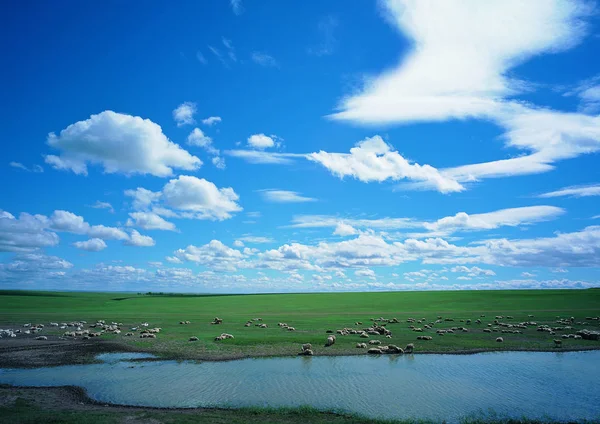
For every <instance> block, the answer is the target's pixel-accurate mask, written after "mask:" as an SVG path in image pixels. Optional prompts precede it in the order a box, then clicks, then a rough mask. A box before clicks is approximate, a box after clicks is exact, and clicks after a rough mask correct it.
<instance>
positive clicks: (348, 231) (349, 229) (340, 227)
mask: <svg viewBox="0 0 600 424" xmlns="http://www.w3.org/2000/svg"><path fill="white" fill-rule="evenodd" d="M356 233H357V231H356V228H354V227H353V226H352V225H348V224H346V223H344V222H339V223H338V224H337V225H336V227H335V230H334V231H333V235H334V236H342V237H345V236H353V235H355V234H356Z"/></svg>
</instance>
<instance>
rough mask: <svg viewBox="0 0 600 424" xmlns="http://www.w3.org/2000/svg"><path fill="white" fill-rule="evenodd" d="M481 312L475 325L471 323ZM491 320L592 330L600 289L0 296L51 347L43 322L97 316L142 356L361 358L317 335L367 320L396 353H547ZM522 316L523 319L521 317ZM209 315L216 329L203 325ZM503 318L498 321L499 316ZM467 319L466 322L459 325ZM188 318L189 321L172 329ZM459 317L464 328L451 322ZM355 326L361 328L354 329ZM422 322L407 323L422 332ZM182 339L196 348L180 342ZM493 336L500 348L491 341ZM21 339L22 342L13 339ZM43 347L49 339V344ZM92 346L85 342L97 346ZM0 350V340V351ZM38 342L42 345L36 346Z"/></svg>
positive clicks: (2, 306)
mask: <svg viewBox="0 0 600 424" xmlns="http://www.w3.org/2000/svg"><path fill="white" fill-rule="evenodd" d="M481 315H485V317H482V318H481V320H482V321H483V323H482V324H475V323H474V321H475V320H476V319H478V318H480V317H481ZM496 315H501V316H503V317H505V318H503V319H502V320H501V321H503V322H509V323H518V322H522V321H535V322H536V323H538V324H549V325H552V326H557V325H558V324H556V320H557V317H563V318H564V317H571V316H573V317H575V321H576V322H586V323H587V324H588V325H585V326H583V325H573V327H574V328H573V329H572V330H565V331H564V333H575V331H576V330H578V329H581V328H588V329H591V330H597V329H598V328H599V326H598V323H599V321H586V320H585V317H587V316H598V315H600V290H515V291H460V292H410V293H406V292H392V293H324V294H272V295H226V296H219V295H214V296H184V295H181V296H177V295H162V296H161V295H136V294H124V293H120V294H118V293H67V292H64V293H42V292H15V291H11V292H0V328H2V327H7V326H13V327H14V328H16V327H17V326H18V327H21V328H22V325H23V324H24V323H30V322H31V323H44V324H46V327H45V329H44V332H43V333H42V334H44V335H49V336H50V339H51V340H52V339H53V337H54V338H56V337H57V336H58V335H59V334H61V333H62V332H63V331H64V330H58V329H57V328H53V327H49V326H48V323H49V322H68V321H75V320H85V321H87V322H88V323H92V322H95V321H97V320H100V319H104V320H106V321H107V322H112V321H114V322H122V323H123V324H124V326H123V330H124V331H123V333H121V334H119V335H113V334H110V335H109V334H105V335H104V336H102V337H101V338H99V339H101V340H102V341H106V340H110V341H113V342H117V343H120V344H122V345H123V346H126V347H128V348H129V349H137V350H143V351H150V352H154V353H157V354H159V355H163V356H168V357H175V358H191V359H193V358H196V359H227V358H236V357H245V356H264V355H294V354H296V353H298V352H299V345H300V344H301V343H312V344H313V346H314V350H315V354H316V355H323V354H356V353H365V351H364V350H359V349H356V348H355V345H356V343H357V342H359V341H368V340H369V339H360V338H359V337H358V335H349V336H343V337H342V336H338V337H337V342H336V344H335V345H334V346H332V347H328V348H325V347H324V346H323V344H324V341H325V338H326V330H334V331H335V330H336V329H339V328H343V327H351V328H363V327H367V326H369V325H370V324H371V321H370V319H371V318H378V317H385V318H393V317H396V318H398V319H399V320H400V323H397V324H391V323H390V324H388V326H387V328H388V329H390V330H391V331H392V332H393V337H392V338H391V339H385V338H383V336H381V337H377V336H371V339H380V340H382V342H383V343H384V344H388V343H390V344H396V345H399V346H404V345H406V344H407V343H414V344H415V351H416V352H464V351H467V352H468V351H477V350H498V349H500V350H523V349H530V350H554V349H555V348H554V343H553V341H552V340H553V338H560V334H561V333H562V332H557V335H556V336H551V335H549V334H548V333H543V332H538V331H536V329H535V327H529V328H528V329H527V330H522V331H523V334H501V333H500V332H497V333H496V332H493V333H485V332H484V331H483V329H484V328H488V324H489V323H492V322H493V320H494V318H495V316H496ZM529 315H533V316H534V317H533V318H531V317H529ZM215 316H218V317H219V318H222V319H223V324H220V325H211V324H210V322H211V321H212V319H213V318H214V317H215ZM438 316H441V317H443V318H444V319H446V318H451V319H453V320H454V321H444V322H442V323H440V324H436V325H435V326H434V327H433V329H431V330H425V331H424V332H423V333H416V332H413V331H412V329H410V328H409V323H407V322H406V320H407V319H408V318H415V319H420V318H425V319H426V321H427V322H430V321H434V320H436V318H437V317H438ZM507 316H512V317H513V318H512V319H510V320H508V319H507V318H506V317H507ZM253 318H262V323H266V324H267V325H268V328H259V327H256V326H254V325H253V326H251V327H244V323H245V322H246V321H247V320H250V319H253ZM467 319H471V320H473V323H472V324H466V320H467ZM185 320H189V321H191V324H189V325H181V324H179V322H180V321H185ZM461 320H463V321H464V322H461ZM357 321H361V322H362V323H363V325H360V326H355V322H357ZM141 322H148V323H149V324H150V327H161V328H162V331H161V332H160V334H158V336H157V338H156V339H140V338H139V337H138V336H137V335H136V336H134V337H126V336H125V335H124V334H125V333H126V332H127V330H128V328H129V327H132V326H136V325H139V324H140V323H141ZM278 322H285V323H287V324H289V325H290V326H293V327H295V328H296V331H287V330H284V329H281V328H279V327H278V326H277V323H278ZM424 324H425V323H423V324H417V323H415V324H414V325H416V326H418V327H423V325H424ZM454 326H458V327H467V328H468V329H469V332H456V333H455V334H446V335H445V336H437V335H436V334H435V330H437V329H444V328H451V327H454ZM222 332H227V333H230V334H233V335H234V336H235V338H234V339H228V340H224V341H220V342H217V341H214V338H215V336H217V335H219V334H221V333H222ZM419 335H432V336H433V340H430V341H417V336H419ZM191 336H195V337H198V339H199V340H198V341H197V342H189V341H188V339H189V337H191ZM498 336H502V337H503V338H504V342H503V343H497V342H496V337H498ZM20 337H23V336H20ZM51 340H49V341H51ZM98 341H99V340H97V339H92V340H90V341H88V342H86V343H97V342H98ZM3 343H4V341H3V340H0V347H1V346H2V344H3ZM37 343H39V344H40V345H42V344H43V343H47V342H43V341H40V342H37ZM597 347H600V342H597V341H588V340H575V339H566V340H563V348H562V349H564V350H566V349H581V348H597Z"/></svg>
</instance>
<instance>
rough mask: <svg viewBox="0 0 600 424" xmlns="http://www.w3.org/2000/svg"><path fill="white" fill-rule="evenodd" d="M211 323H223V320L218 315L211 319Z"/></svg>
mask: <svg viewBox="0 0 600 424" xmlns="http://www.w3.org/2000/svg"><path fill="white" fill-rule="evenodd" d="M211 324H223V320H222V319H221V318H219V317H215V319H213V320H212V322H211Z"/></svg>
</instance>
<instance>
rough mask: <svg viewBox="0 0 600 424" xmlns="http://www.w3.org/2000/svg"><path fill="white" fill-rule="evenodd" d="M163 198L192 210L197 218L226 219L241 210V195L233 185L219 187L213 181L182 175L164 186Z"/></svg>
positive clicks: (178, 206)
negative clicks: (238, 202)
mask: <svg viewBox="0 0 600 424" xmlns="http://www.w3.org/2000/svg"><path fill="white" fill-rule="evenodd" d="M162 198H163V200H164V202H165V204H166V205H167V206H170V207H172V208H175V209H179V210H182V211H188V212H192V213H193V214H194V217H195V218H197V219H211V220H219V221H221V220H224V219H229V218H231V216H232V215H231V214H232V213H235V212H240V211H241V210H242V208H241V206H240V205H238V204H237V203H236V202H237V201H238V200H239V196H238V195H237V194H236V193H235V191H234V190H233V189H232V188H231V187H227V188H217V186H215V185H214V184H213V183H212V182H210V181H207V180H205V179H203V178H202V179H200V178H196V177H192V176H188V175H180V176H179V177H178V178H176V179H172V180H171V181H169V182H168V183H167V184H166V185H165V186H164V188H163V191H162Z"/></svg>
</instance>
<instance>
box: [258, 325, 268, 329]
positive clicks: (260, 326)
mask: <svg viewBox="0 0 600 424" xmlns="http://www.w3.org/2000/svg"><path fill="white" fill-rule="evenodd" d="M267 327H268V325H267V324H260V325H259V326H258V328H267Z"/></svg>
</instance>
